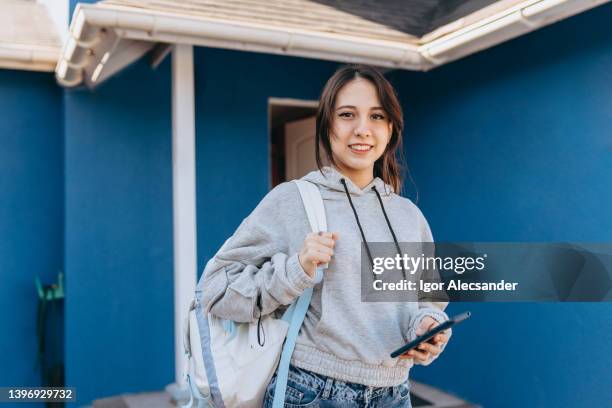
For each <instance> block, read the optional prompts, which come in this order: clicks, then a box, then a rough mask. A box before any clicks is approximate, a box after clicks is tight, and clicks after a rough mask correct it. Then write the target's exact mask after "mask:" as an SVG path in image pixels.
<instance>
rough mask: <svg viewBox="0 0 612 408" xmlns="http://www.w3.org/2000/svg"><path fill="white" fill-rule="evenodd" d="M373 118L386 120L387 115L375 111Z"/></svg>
mask: <svg viewBox="0 0 612 408" xmlns="http://www.w3.org/2000/svg"><path fill="white" fill-rule="evenodd" d="M372 119H374V120H384V119H385V116H384V115H381V114H380V113H375V114H374V115H372Z"/></svg>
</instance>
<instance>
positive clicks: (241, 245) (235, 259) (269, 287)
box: [196, 183, 314, 322]
mask: <svg viewBox="0 0 612 408" xmlns="http://www.w3.org/2000/svg"><path fill="white" fill-rule="evenodd" d="M296 198H297V200H296ZM303 212H304V210H303V204H302V202H301V199H300V198H299V192H298V190H297V187H296V186H295V185H294V183H283V184H281V185H279V186H277V187H276V188H274V189H273V190H272V191H270V192H269V193H268V194H267V195H266V196H265V197H264V198H263V200H262V201H261V202H260V203H259V205H257V207H256V208H255V210H253V212H252V213H251V214H250V215H249V216H248V217H247V218H245V219H244V220H243V221H242V223H241V224H240V226H239V227H238V229H237V230H236V231H235V233H234V234H233V235H232V236H231V237H230V238H229V239H228V240H227V241H226V242H225V243H224V244H223V246H222V247H221V248H220V249H219V251H218V252H217V253H216V254H215V256H214V257H213V258H212V259H210V260H209V261H208V263H207V264H206V267H205V269H204V273H203V274H202V277H201V278H200V282H199V283H198V287H197V289H196V291H199V292H200V295H201V301H202V303H203V305H204V306H205V308H206V310H208V311H210V313H212V314H214V315H216V316H219V317H221V318H224V319H229V320H233V321H236V322H252V321H255V320H256V319H257V318H258V317H259V313H260V311H259V307H258V305H257V304H258V298H259V301H260V302H261V303H260V305H261V313H262V314H264V315H265V314H268V313H271V312H273V311H274V310H275V309H276V308H278V307H279V306H280V305H288V304H291V303H293V301H294V300H295V299H296V298H297V297H298V296H300V295H301V294H302V292H303V291H304V290H305V289H306V288H308V287H312V286H313V285H314V280H313V278H310V277H309V276H308V275H307V274H306V272H305V271H304V269H303V268H302V266H301V265H300V263H299V261H298V254H297V252H295V253H289V235H288V228H291V230H292V231H296V230H297V231H304V237H305V236H306V234H307V233H308V230H306V229H305V228H307V227H306V226H307V224H306V223H307V221H306V219H305V215H304V214H305V212H304V214H302V213H303ZM293 234H295V232H293Z"/></svg>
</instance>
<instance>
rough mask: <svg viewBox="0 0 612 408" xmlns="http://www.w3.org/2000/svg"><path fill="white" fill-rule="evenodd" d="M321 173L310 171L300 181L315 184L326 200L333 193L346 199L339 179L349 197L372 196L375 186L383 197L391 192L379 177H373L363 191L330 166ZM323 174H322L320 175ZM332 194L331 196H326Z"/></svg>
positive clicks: (391, 188) (390, 188) (391, 189)
mask: <svg viewBox="0 0 612 408" xmlns="http://www.w3.org/2000/svg"><path fill="white" fill-rule="evenodd" d="M321 170H322V172H321V171H319V170H314V171H311V172H310V173H308V174H306V175H305V176H304V177H302V180H306V181H310V182H311V183H314V184H317V185H318V186H319V187H320V188H321V190H322V191H321V194H322V195H324V196H328V197H326V198H330V197H329V196H330V195H334V196H335V195H336V194H333V193H337V194H340V195H339V197H343V198H344V199H346V193H345V190H344V186H343V185H342V183H341V182H340V180H341V179H344V180H345V181H346V186H347V188H348V191H349V193H350V194H351V196H357V197H359V196H363V195H365V194H374V191H373V190H372V187H373V186H375V187H376V189H377V190H378V193H379V194H380V195H381V196H383V197H386V196H389V195H391V194H392V193H393V192H394V191H393V187H391V186H390V185H389V184H385V182H384V181H383V180H382V179H381V178H380V177H375V178H374V180H372V181H371V182H370V183H369V184H368V185H367V186H365V187H364V188H363V189H361V188H359V187H358V186H357V185H356V184H355V183H353V181H352V180H351V179H350V178H348V177H347V176H345V175H344V174H342V173H340V171H338V169H336V168H335V167H332V166H325V167H323V168H322V169H321ZM321 173H323V174H321ZM326 193H332V194H326Z"/></svg>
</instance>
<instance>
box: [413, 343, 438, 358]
mask: <svg viewBox="0 0 612 408" xmlns="http://www.w3.org/2000/svg"><path fill="white" fill-rule="evenodd" d="M417 349H418V350H420V351H422V352H429V353H431V354H432V355H434V356H437V355H438V354H440V352H441V351H442V350H441V349H440V347H439V346H437V345H433V344H431V343H428V342H425V343H421V344H419V345H418V347H417Z"/></svg>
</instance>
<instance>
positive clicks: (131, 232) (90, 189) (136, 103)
mask: <svg viewBox="0 0 612 408" xmlns="http://www.w3.org/2000/svg"><path fill="white" fill-rule="evenodd" d="M169 68H170V65H169V63H168V61H166V62H165V63H164V64H162V66H160V67H159V68H158V70H157V71H152V70H151V69H150V68H149V66H148V65H147V64H146V61H142V62H140V63H138V64H136V65H135V66H132V67H130V68H129V69H127V70H125V71H123V72H122V73H121V74H120V75H118V76H117V77H115V78H113V79H112V80H110V81H108V82H107V83H105V84H103V85H102V86H101V87H100V88H99V89H95V90H94V91H87V90H73V91H67V92H66V95H65V113H66V114H65V121H66V122H65V127H66V134H65V144H66V156H65V157H66V227H65V228H66V232H65V234H66V241H65V245H66V255H65V259H66V273H67V281H66V284H67V301H66V372H67V377H66V382H67V384H69V385H71V386H73V387H76V388H77V389H78V399H79V403H81V404H85V403H88V402H89V401H91V400H92V399H94V398H99V397H104V396H110V395H116V394H119V393H122V392H137V391H147V390H159V389H162V388H163V387H164V386H165V385H167V384H168V383H170V382H172V381H173V380H174V351H173V350H174V343H173V279H172V185H171V179H172V173H171V172H172V166H171V163H172V159H171V122H170V69H169Z"/></svg>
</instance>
